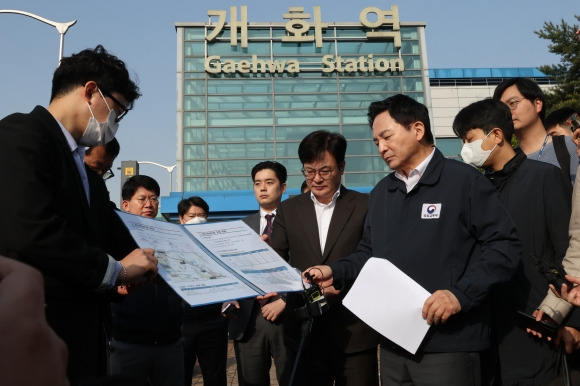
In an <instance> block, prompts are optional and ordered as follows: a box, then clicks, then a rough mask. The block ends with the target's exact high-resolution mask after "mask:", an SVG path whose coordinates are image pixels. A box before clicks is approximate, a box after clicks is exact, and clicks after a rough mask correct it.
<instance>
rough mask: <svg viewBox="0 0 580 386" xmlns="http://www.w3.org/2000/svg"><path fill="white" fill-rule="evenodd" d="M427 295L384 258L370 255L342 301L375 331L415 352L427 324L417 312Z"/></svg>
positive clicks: (428, 294)
mask: <svg viewBox="0 0 580 386" xmlns="http://www.w3.org/2000/svg"><path fill="white" fill-rule="evenodd" d="M429 296H431V294H430V293H429V292H427V291H426V290H425V289H424V288H423V287H421V286H420V285H419V284H417V283H416V282H415V281H414V280H413V279H411V278H410V277H409V276H407V275H406V274H405V273H403V272H402V271H401V270H400V269H398V268H397V267H396V266H394V265H393V264H392V263H391V262H389V261H388V260H386V259H380V258H376V257H372V258H370V259H369V260H368V261H367V262H366V264H365V265H364V267H363V268H362V270H361V272H360V273H359V275H358V277H357V279H356V281H355V282H354V284H353V286H352V288H351V289H350V291H349V292H348V294H347V295H346V296H345V298H344V300H343V304H344V305H345V307H346V308H348V309H349V310H350V311H352V312H353V313H354V314H355V315H356V316H358V317H359V318H360V319H361V320H362V321H364V322H365V323H366V324H368V325H369V326H371V327H372V328H373V329H375V330H376V331H377V332H378V333H380V334H381V335H383V336H385V337H386V338H388V339H390V340H391V341H393V342H394V343H396V344H398V345H399V346H401V347H402V348H404V349H405V350H407V351H409V352H410V353H411V354H415V353H416V352H417V349H418V348H419V345H420V344H421V342H422V341H423V338H425V335H426V334H427V331H428V330H429V325H428V324H427V322H426V321H425V320H424V319H423V317H422V316H421V310H422V309H423V304H424V303H425V300H427V298H428V297H429Z"/></svg>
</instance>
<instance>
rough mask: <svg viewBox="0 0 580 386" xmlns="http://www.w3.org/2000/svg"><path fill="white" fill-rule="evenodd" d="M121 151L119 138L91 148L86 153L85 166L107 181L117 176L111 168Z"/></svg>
mask: <svg viewBox="0 0 580 386" xmlns="http://www.w3.org/2000/svg"><path fill="white" fill-rule="evenodd" d="M120 151H121V147H120V146H119V141H117V138H113V139H112V140H111V141H109V142H107V143H106V144H104V145H96V146H91V147H89V148H88V149H87V150H86V151H85V164H87V166H88V167H90V168H91V169H93V170H94V171H95V172H96V173H97V174H98V175H99V176H101V177H103V180H105V181H107V180H108V179H110V178H113V177H114V176H115V173H113V170H112V169H111V168H112V167H113V162H114V161H115V158H117V156H118V155H119V152H120Z"/></svg>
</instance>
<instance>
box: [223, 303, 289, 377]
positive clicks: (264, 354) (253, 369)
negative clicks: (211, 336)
mask: <svg viewBox="0 0 580 386" xmlns="http://www.w3.org/2000/svg"><path fill="white" fill-rule="evenodd" d="M284 340H285V339H284V324H283V323H282V321H281V320H278V321H276V322H274V323H272V322H270V321H268V320H266V319H264V317H263V316H262V312H261V309H260V306H259V304H258V303H257V302H256V303H255V304H254V305H253V308H252V313H251V314H250V319H249V321H248V326H247V327H246V332H245V334H244V337H243V339H241V340H236V341H234V349H235V351H236V362H237V366H238V382H239V385H240V386H268V385H270V367H271V366H272V358H274V363H275V365H276V378H277V379H278V384H279V385H280V386H287V385H288V383H289V381H290V373H291V371H292V365H293V363H294V361H293V359H294V356H293V355H292V354H291V352H290V350H289V349H288V348H287V347H286V344H285V342H284Z"/></svg>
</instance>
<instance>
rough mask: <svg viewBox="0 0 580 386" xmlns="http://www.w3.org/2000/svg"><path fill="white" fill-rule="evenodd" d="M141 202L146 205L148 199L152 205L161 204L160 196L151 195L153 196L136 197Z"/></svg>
mask: <svg viewBox="0 0 580 386" xmlns="http://www.w3.org/2000/svg"><path fill="white" fill-rule="evenodd" d="M135 201H137V202H138V203H139V204H141V205H145V204H146V203H147V201H149V202H150V203H151V204H152V205H157V204H159V197H157V196H151V197H138V198H136V199H135Z"/></svg>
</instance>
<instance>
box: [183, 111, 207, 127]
mask: <svg viewBox="0 0 580 386" xmlns="http://www.w3.org/2000/svg"><path fill="white" fill-rule="evenodd" d="M205 122H206V121H205V113H193V112H190V111H186V112H184V113H183V125H184V126H198V127H199V126H205Z"/></svg>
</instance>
